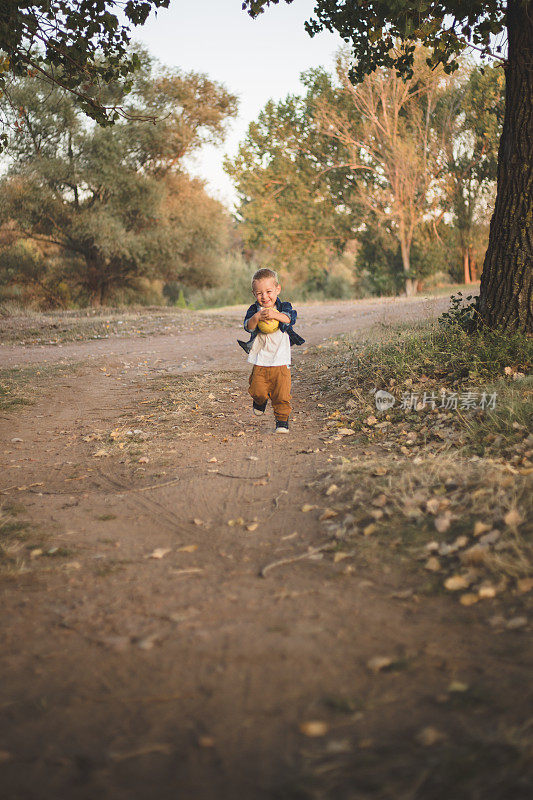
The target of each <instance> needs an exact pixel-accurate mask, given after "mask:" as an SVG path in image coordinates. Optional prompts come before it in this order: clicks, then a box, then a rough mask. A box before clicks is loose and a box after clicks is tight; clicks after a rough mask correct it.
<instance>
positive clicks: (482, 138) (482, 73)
mask: <svg viewBox="0 0 533 800" xmlns="http://www.w3.org/2000/svg"><path fill="white" fill-rule="evenodd" d="M454 78H455V76H454ZM503 87H504V76H503V71H502V70H501V68H499V67H486V68H484V69H482V68H480V67H477V66H476V67H472V66H469V67H468V68H467V69H464V70H461V72H460V75H459V77H458V78H455V79H454V80H452V81H450V83H449V86H448V88H447V90H446V92H445V93H444V95H443V97H442V98H441V100H440V103H439V113H440V116H441V121H440V127H441V129H442V132H443V137H442V144H443V153H444V169H443V187H444V194H445V197H446V198H447V201H448V203H449V205H450V208H451V210H452V211H453V217H454V227H455V229H456V231H457V233H458V239H459V247H460V251H461V262H462V269H463V280H464V282H465V283H471V282H472V281H474V280H476V277H477V276H476V252H475V251H476V249H477V248H476V244H477V242H478V239H479V233H480V231H484V229H485V227H486V229H487V231H488V220H487V209H488V206H489V204H490V203H491V202H492V201H493V190H494V186H495V182H496V175H497V161H498V141H499V139H500V137H501V128H502V123H503V112H504V95H503ZM485 249H486V244H485Z"/></svg>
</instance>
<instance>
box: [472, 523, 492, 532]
mask: <svg viewBox="0 0 533 800" xmlns="http://www.w3.org/2000/svg"><path fill="white" fill-rule="evenodd" d="M491 527H492V526H491V525H487V524H486V523H485V522H481V521H480V520H478V521H477V522H476V524H475V525H474V536H481V534H482V533H486V532H487V531H490V529H491Z"/></svg>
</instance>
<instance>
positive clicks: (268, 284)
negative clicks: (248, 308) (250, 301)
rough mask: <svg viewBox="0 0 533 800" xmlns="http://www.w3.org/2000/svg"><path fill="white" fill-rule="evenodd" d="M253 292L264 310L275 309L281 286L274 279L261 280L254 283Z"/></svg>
mask: <svg viewBox="0 0 533 800" xmlns="http://www.w3.org/2000/svg"><path fill="white" fill-rule="evenodd" d="M252 292H253V293H254V295H255V299H256V300H257V302H258V303H259V305H260V306H261V307H262V308H273V307H274V306H275V305H276V300H277V299H278V294H279V293H280V292H281V286H280V285H279V283H276V281H275V280H274V278H260V279H259V280H258V281H254V283H253V286H252Z"/></svg>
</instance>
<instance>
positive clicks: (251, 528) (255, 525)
mask: <svg viewBox="0 0 533 800" xmlns="http://www.w3.org/2000/svg"><path fill="white" fill-rule="evenodd" d="M258 527H259V523H258V522H250V524H249V525H247V526H246V530H247V531H256V530H257V528H258Z"/></svg>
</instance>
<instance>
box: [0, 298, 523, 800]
mask: <svg viewBox="0 0 533 800" xmlns="http://www.w3.org/2000/svg"><path fill="white" fill-rule="evenodd" d="M446 304H447V301H446V300H445V299H439V300H436V301H431V302H428V303H425V302H420V301H399V302H398V301H397V302H388V303H378V302H373V303H369V302H365V303H364V304H363V303H362V304H359V305H356V306H355V307H354V306H352V305H351V304H325V305H322V306H316V307H307V308H303V309H302V311H301V314H300V324H299V326H298V330H299V331H300V332H301V333H302V335H304V336H305V337H306V339H307V340H308V342H309V343H310V344H313V343H315V344H316V343H317V342H319V341H320V340H321V339H323V338H325V337H328V336H333V335H340V334H343V333H346V332H351V331H353V330H354V329H356V330H357V329H361V330H362V329H363V328H364V327H365V325H370V324H376V323H378V324H379V323H381V322H383V323H385V324H387V323H389V322H393V321H398V319H399V318H405V315H406V314H407V315H409V316H411V318H413V317H418V318H422V317H423V316H425V315H429V314H435V312H436V311H437V310H439V311H440V310H441V309H442V308H444V307H445V306H446ZM220 315H221V316H225V317H226V318H229V319H230V320H231V319H233V318H235V319H237V318H239V319H240V313H237V311H225V312H220ZM365 315H366V316H365ZM236 334H237V331H236V330H232V329H231V328H229V327H228V328H221V330H220V331H218V330H217V331H216V335H213V331H207V332H201V333H200V334H198V335H194V336H193V335H191V336H187V335H184V336H183V337H181V338H180V340H179V341H176V340H174V339H171V338H170V337H168V336H167V337H164V336H162V337H158V338H155V339H151V340H148V339H143V340H140V339H139V340H136V339H127V340H118V339H115V340H111V339H110V340H107V341H104V342H102V341H98V342H94V343H82V344H79V343H77V344H73V345H68V346H64V347H62V348H59V347H54V348H52V347H50V348H48V349H47V348H28V349H26V350H25V349H23V348H20V347H18V348H17V347H4V348H3V349H2V358H3V361H4V363H8V364H10V365H12V366H13V365H15V364H29V363H36V362H39V363H42V362H48V363H52V362H58V361H61V360H69V359H72V360H73V361H76V362H78V363H79V362H80V361H83V364H82V366H81V367H80V366H78V367H77V368H76V370H73V371H72V372H68V371H64V372H61V373H60V374H58V376H57V377H55V378H54V379H53V380H50V382H49V383H48V385H47V386H46V388H45V390H44V391H43V393H42V394H41V396H40V397H39V398H38V399H37V401H36V402H35V404H34V405H32V406H28V407H24V408H22V409H19V410H17V411H16V412H14V413H11V414H5V415H4V416H3V418H2V428H3V433H2V450H3V454H4V463H5V465H6V469H5V470H4V472H3V474H2V492H3V499H4V508H3V514H4V517H5V520H7V523H6V527H5V529H4V530H5V531H7V533H8V534H9V536H10V538H9V539H8V545H9V547H8V549H7V551H5V554H6V555H7V557H8V558H7V561H6V564H7V566H6V568H5V570H4V573H3V574H2V575H1V576H0V587H1V591H2V610H3V613H2V620H1V623H0V626H1V628H0V629H1V639H2V642H3V646H2V649H1V652H0V669H1V676H2V678H1V683H0V709H1V723H0V784H1V785H2V786H3V796H4V797H6V798H9V799H10V800H27V799H28V800H29V799H30V798H31V800H57V798H69V800H78V799H80V800H81V799H83V800H94V798H99V800H100V799H102V800H105V799H107V798H109V799H110V800H122V799H123V800H131V799H132V798H134V799H135V800H137V799H139V800H141V799H142V800H144V798H146V799H148V798H151V799H152V798H157V800H166V799H167V798H168V799H169V800H170V798H172V800H181V798H183V799H184V800H185V799H187V800H189V799H191V800H192V799H193V798H194V799H196V798H199V799H200V800H203V798H206V799H209V800H211V798H212V799H213V800H214V799H215V798H217V800H220V799H225V798H227V800H235V798H237V797H239V798H243V800H246V799H247V798H250V800H255V799H256V798H322V797H323V798H326V797H327V798H332V799H333V798H335V800H337V798H340V799H341V800H343V799H344V798H346V800H348V798H350V799H352V798H353V799H354V800H355V798H364V799H365V800H366V798H387V799H388V798H391V800H392V798H394V799H395V800H396V798H403V797H405V798H407V797H409V798H418V799H419V800H422V799H424V800H425V798H431V800H435V799H438V798H441V797H443V798H444V797H447V798H450V797H452V798H454V800H456V799H457V798H462V797H465V798H466V797H469V798H470V797H472V798H474V797H477V796H481V795H478V794H476V793H477V792H478V791H479V789H480V786H482V788H483V789H484V792H483V797H485V798H500V797H501V798H502V800H503V798H504V797H509V796H510V795H509V794H504V793H503V792H504V791H505V792H508V790H509V786H510V784H509V781H507V782H506V783H505V785H504V784H503V783H502V784H501V785H500V784H499V783H498V776H499V774H500V770H506V771H509V769H511V771H512V772H513V775H514V776H515V777H514V778H513V780H514V783H513V785H512V789H513V794H512V796H513V800H519V798H522V797H524V798H525V797H526V796H527V794H526V792H527V788H526V786H525V783H524V782H523V774H522V766H521V764H519V763H516V764H515V760H516V758H517V756H516V751H515V749H514V747H513V739H512V737H513V736H515V737H518V736H520V735H521V734H520V729H519V725H520V724H522V723H521V722H520V720H521V719H522V717H521V713H520V712H521V698H522V687H523V686H524V683H525V682H526V681H527V668H526V665H525V664H524V663H523V659H522V658H521V656H520V650H519V649H518V647H517V644H516V641H517V640H516V638H513V634H512V633H506V634H503V635H502V636H500V637H496V636H494V634H493V633H492V631H491V630H490V626H488V625H487V622H486V613H485V612H484V611H483V610H477V609H464V608H462V607H460V606H459V605H458V604H457V603H453V602H452V601H450V600H449V599H448V598H447V597H443V596H438V595H433V596H428V597H424V598H423V599H421V597H420V596H419V594H418V593H417V590H418V588H419V587H420V585H421V583H423V577H422V578H421V577H420V573H419V571H418V568H414V567H413V566H412V565H410V564H406V563H403V562H401V561H399V562H398V563H395V562H391V560H390V559H383V561H380V559H379V557H377V558H375V559H373V560H371V561H369V560H368V559H367V557H366V556H364V557H363V556H361V555H359V554H358V552H357V551H355V552H354V553H353V554H352V555H351V557H350V558H348V559H345V558H343V559H342V560H337V559H335V557H334V553H332V552H329V551H321V550H320V549H319V548H320V547H321V546H322V545H324V542H325V541H327V537H325V527H327V520H324V519H321V517H324V509H326V508H327V507H328V506H329V505H330V504H331V500H330V498H328V497H326V496H324V494H323V493H321V492H320V490H319V488H318V487H317V486H316V484H315V481H316V479H317V476H319V475H320V474H321V473H324V472H328V471H329V472H332V471H333V470H334V468H335V466H336V464H337V463H338V462H339V460H340V459H341V458H342V457H349V456H350V454H351V451H350V446H348V445H343V443H342V442H333V443H330V444H325V443H324V441H323V439H324V436H323V430H324V423H325V419H324V417H325V415H326V413H327V409H324V408H321V404H320V397H317V396H316V394H315V392H314V387H313V386H312V385H311V384H310V382H309V380H308V379H307V378H306V370H305V365H306V358H309V357H310V354H307V355H306V354H301V353H299V354H298V353H297V354H296V356H295V361H296V364H295V366H294V392H293V394H294V400H295V414H294V417H293V423H292V430H291V434H290V436H288V437H280V436H275V435H273V433H272V430H273V422H272V418H271V414H270V412H269V413H267V415H265V417H264V418H260V419H257V418H254V417H252V416H251V414H250V401H249V397H248V396H247V393H246V377H245V364H244V363H243V362H244V358H243V356H242V354H241V353H240V352H239V351H238V350H237V347H236V345H235V343H234V339H235V337H236ZM206 365H207V366H209V371H208V372H207V373H205V372H204V373H203V374H199V370H200V369H201V368H203V367H205V366H206ZM180 372H183V373H186V374H184V375H183V376H182V377H179V375H180ZM176 375H178V377H176ZM326 516H327V515H326ZM5 520H4V521H5ZM17 526H18V527H17ZM309 548H316V552H315V553H314V555H313V553H312V554H311V557H306V558H302V559H300V560H297V559H298V557H299V556H302V555H308V554H309ZM278 562H280V563H278ZM283 562H285V563H283ZM268 565H272V566H271V567H270V568H269V569H268V570H267V571H266V572H264V577H261V575H260V572H261V570H264V568H265V567H266V566H268ZM409 589H412V590H413V591H412V592H409V591H406V590H409ZM513 648H514V649H513ZM381 656H383V657H388V658H389V659H390V661H391V663H394V664H396V665H397V668H396V669H394V670H380V669H374V668H372V667H369V661H370V662H371V660H372V659H373V658H375V657H381ZM371 663H372V662H371ZM454 682H455V684H456V687H458V690H457V691H456V694H453V696H452V694H450V692H449V691H448V690H449V687H450V685H451V684H453V683H454ZM463 684H464V685H465V686H466V685H468V686H472V685H473V686H475V687H476V694H475V697H474V699H472V694H469V698H470V699H469V701H468V702H461V686H462V685H463ZM455 698H457V699H455ZM495 715H496V716H497V717H498V718H499V719H500V720H504V721H505V726H506V730H505V736H507V739H506V740H505V741H508V744H506V745H505V746H503V747H502V744H501V741H502V736H499V737H498V738H497V741H496V738H495V742H494V747H492V746H491V740H490V737H489V739H488V740H487V735H486V734H487V730H489V729H490V726H491V725H492V724H493V721H494V718H495ZM498 724H500V723H498ZM502 724H503V722H502ZM500 733H501V732H500ZM504 738H505V737H504ZM473 765H475V767H476V769H475V770H474V769H473ZM478 768H479V769H482V770H484V772H485V775H486V780H485V779H484V782H483V781H482V782H481V783H480V779H479V776H478V772H479V769H478ZM500 789H501V791H500Z"/></svg>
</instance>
